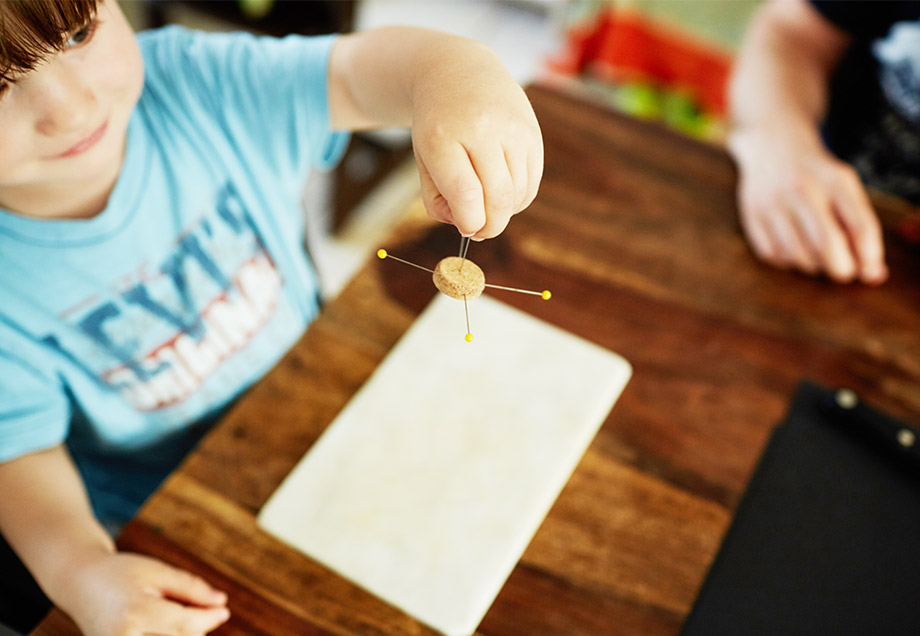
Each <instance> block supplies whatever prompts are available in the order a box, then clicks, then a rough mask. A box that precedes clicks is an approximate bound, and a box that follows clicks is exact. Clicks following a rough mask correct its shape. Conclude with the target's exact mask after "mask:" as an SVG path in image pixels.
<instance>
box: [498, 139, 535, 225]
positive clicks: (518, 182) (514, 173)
mask: <svg viewBox="0 0 920 636" xmlns="http://www.w3.org/2000/svg"><path fill="white" fill-rule="evenodd" d="M502 153H503V154H504V155H505V165H506V166H507V168H508V174H510V175H511V183H512V185H513V188H514V203H513V204H512V206H511V214H517V213H518V212H520V211H521V210H523V209H524V207H526V205H527V204H526V203H525V202H526V201H527V190H528V180H529V179H528V176H527V155H526V154H523V153H520V152H515V151H514V150H508V148H502Z"/></svg>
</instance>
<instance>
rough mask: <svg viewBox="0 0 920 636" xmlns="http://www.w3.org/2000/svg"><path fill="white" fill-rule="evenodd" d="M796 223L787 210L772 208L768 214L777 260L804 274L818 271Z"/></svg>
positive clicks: (810, 250) (810, 249) (815, 261)
mask: <svg viewBox="0 0 920 636" xmlns="http://www.w3.org/2000/svg"><path fill="white" fill-rule="evenodd" d="M797 225H798V224H797V223H796V222H795V220H794V215H793V214H792V213H791V212H790V211H789V210H786V209H781V210H774V211H773V213H772V214H771V215H770V225H769V228H770V234H771V235H772V236H773V238H774V240H775V242H776V245H777V247H778V251H779V254H778V255H777V261H778V262H779V263H780V264H781V265H783V266H786V267H793V268H795V269H798V270H800V271H803V272H805V273H806V274H815V273H817V271H818V264H817V259H816V258H815V256H814V253H813V251H812V248H811V247H810V246H809V245H808V244H807V243H806V242H805V241H804V240H803V238H802V235H801V231H800V230H799V228H798V227H797Z"/></svg>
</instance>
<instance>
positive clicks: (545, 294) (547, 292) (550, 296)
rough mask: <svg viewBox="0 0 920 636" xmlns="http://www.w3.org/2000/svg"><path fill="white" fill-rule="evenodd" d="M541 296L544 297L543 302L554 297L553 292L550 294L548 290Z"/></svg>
mask: <svg viewBox="0 0 920 636" xmlns="http://www.w3.org/2000/svg"><path fill="white" fill-rule="evenodd" d="M540 295H541V296H542V297H543V300H549V299H550V298H552V297H553V294H552V292H550V291H549V290H548V289H544V290H543V293H542V294H540Z"/></svg>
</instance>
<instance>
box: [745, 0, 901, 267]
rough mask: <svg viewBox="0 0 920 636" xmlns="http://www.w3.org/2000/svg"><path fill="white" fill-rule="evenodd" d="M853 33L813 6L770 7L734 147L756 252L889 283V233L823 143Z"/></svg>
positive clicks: (750, 41) (787, 263) (802, 0)
mask: <svg viewBox="0 0 920 636" xmlns="http://www.w3.org/2000/svg"><path fill="white" fill-rule="evenodd" d="M849 45H850V38H849V36H848V35H847V34H846V33H844V32H843V31H841V30H839V29H838V28H837V27H836V26H834V25H833V24H831V23H830V22H828V21H827V20H826V19H825V18H824V17H823V16H821V15H820V14H819V13H818V12H817V11H816V10H815V9H814V8H813V7H811V6H810V5H809V4H808V2H807V1H806V0H771V1H770V2H767V3H766V4H765V5H764V6H763V7H761V8H760V9H759V10H758V12H757V14H756V15H755V17H754V20H753V22H752V24H751V28H750V30H749V31H748V33H747V35H746V37H745V41H744V43H743V45H742V47H741V51H740V52H739V55H738V58H737V60H736V63H735V68H734V71H733V75H732V79H731V82H730V94H729V97H730V111H731V120H732V122H731V123H732V132H731V134H730V137H729V148H730V149H731V152H732V154H733V155H734V157H735V160H736V161H737V163H738V168H739V173H740V174H739V192H738V194H739V196H738V199H739V201H738V203H739V208H740V217H741V224H742V226H743V229H744V231H745V234H746V235H747V238H748V241H749V242H750V244H751V247H752V248H753V250H754V252H755V253H756V254H757V255H758V256H759V257H760V258H762V259H763V260H765V261H767V262H769V263H771V264H773V265H777V266H780V267H793V268H797V269H800V270H802V271H804V272H806V273H809V274H817V273H826V274H827V275H828V276H830V277H831V278H832V279H834V280H836V281H839V282H847V281H853V280H861V281H863V282H867V283H879V282H881V281H882V280H884V279H885V277H886V276H887V270H886V268H885V263H884V248H883V243H882V234H881V226H880V224H879V222H878V219H877V218H876V216H875V213H874V211H873V210H872V207H871V205H870V203H869V199H868V196H867V195H866V192H865V189H864V188H863V185H862V183H861V181H860V179H859V177H858V175H857V174H856V172H855V170H853V168H852V167H851V166H849V165H847V164H845V163H843V162H841V161H839V160H838V159H837V158H836V157H834V156H833V155H831V153H830V152H829V151H828V150H827V149H826V148H825V147H824V144H823V143H822V141H821V137H820V133H819V126H820V122H821V120H822V118H823V117H824V115H825V111H826V108H827V99H828V84H829V79H830V76H831V74H832V72H833V70H834V68H835V67H836V65H837V63H838V62H839V60H840V58H841V56H842V55H843V53H844V51H845V50H846V48H847V47H848V46H849Z"/></svg>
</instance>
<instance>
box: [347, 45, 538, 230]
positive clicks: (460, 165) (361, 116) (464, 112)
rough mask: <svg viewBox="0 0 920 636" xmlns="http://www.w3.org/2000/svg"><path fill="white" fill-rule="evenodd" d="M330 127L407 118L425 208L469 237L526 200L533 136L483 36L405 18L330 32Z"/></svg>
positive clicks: (531, 120)
mask: <svg viewBox="0 0 920 636" xmlns="http://www.w3.org/2000/svg"><path fill="white" fill-rule="evenodd" d="M329 103H330V112H331V118H332V125H333V127H335V128H337V129H361V128H372V127H379V126H411V128H412V143H413V147H414V151H415V157H416V160H417V162H418V167H419V175H420V178H421V184H422V198H423V200H424V202H425V206H426V208H427V209H428V213H429V215H430V216H432V217H433V218H435V219H437V220H439V221H443V222H447V223H453V224H454V225H456V226H457V229H458V230H459V231H460V233H461V234H463V235H465V236H473V237H474V238H477V239H484V238H491V237H493V236H496V235H498V234H499V233H501V231H502V230H504V229H505V226H506V225H507V224H508V221H509V220H510V219H511V216H512V215H514V214H516V213H517V212H520V211H521V210H523V209H524V208H526V207H527V206H528V205H530V203H531V201H533V199H534V197H535V196H536V194H537V189H538V187H539V183H540V179H541V177H542V174H543V141H542V137H541V134H540V128H539V125H538V123H537V119H536V117H535V116H534V113H533V109H532V108H531V107H530V102H529V101H528V100H527V97H526V95H525V94H524V92H523V90H522V89H521V87H520V86H518V84H517V83H516V82H515V81H514V79H513V78H512V77H511V75H510V74H509V73H508V71H507V70H506V69H505V68H504V66H503V65H502V64H501V62H500V61H499V59H498V57H497V56H496V55H495V54H494V53H493V52H492V51H491V50H490V49H489V48H488V47H486V46H485V45H483V44H480V43H478V42H475V41H472V40H468V39H465V38H461V37H457V36H453V35H447V34H444V33H439V32H436V31H430V30H427V29H420V28H414V27H385V28H380V29H374V30H371V31H366V32H362V33H357V34H353V35H348V36H344V37H342V38H340V40H339V41H338V42H337V43H336V45H335V47H334V49H333V52H332V57H331V60H330V64H329Z"/></svg>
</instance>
